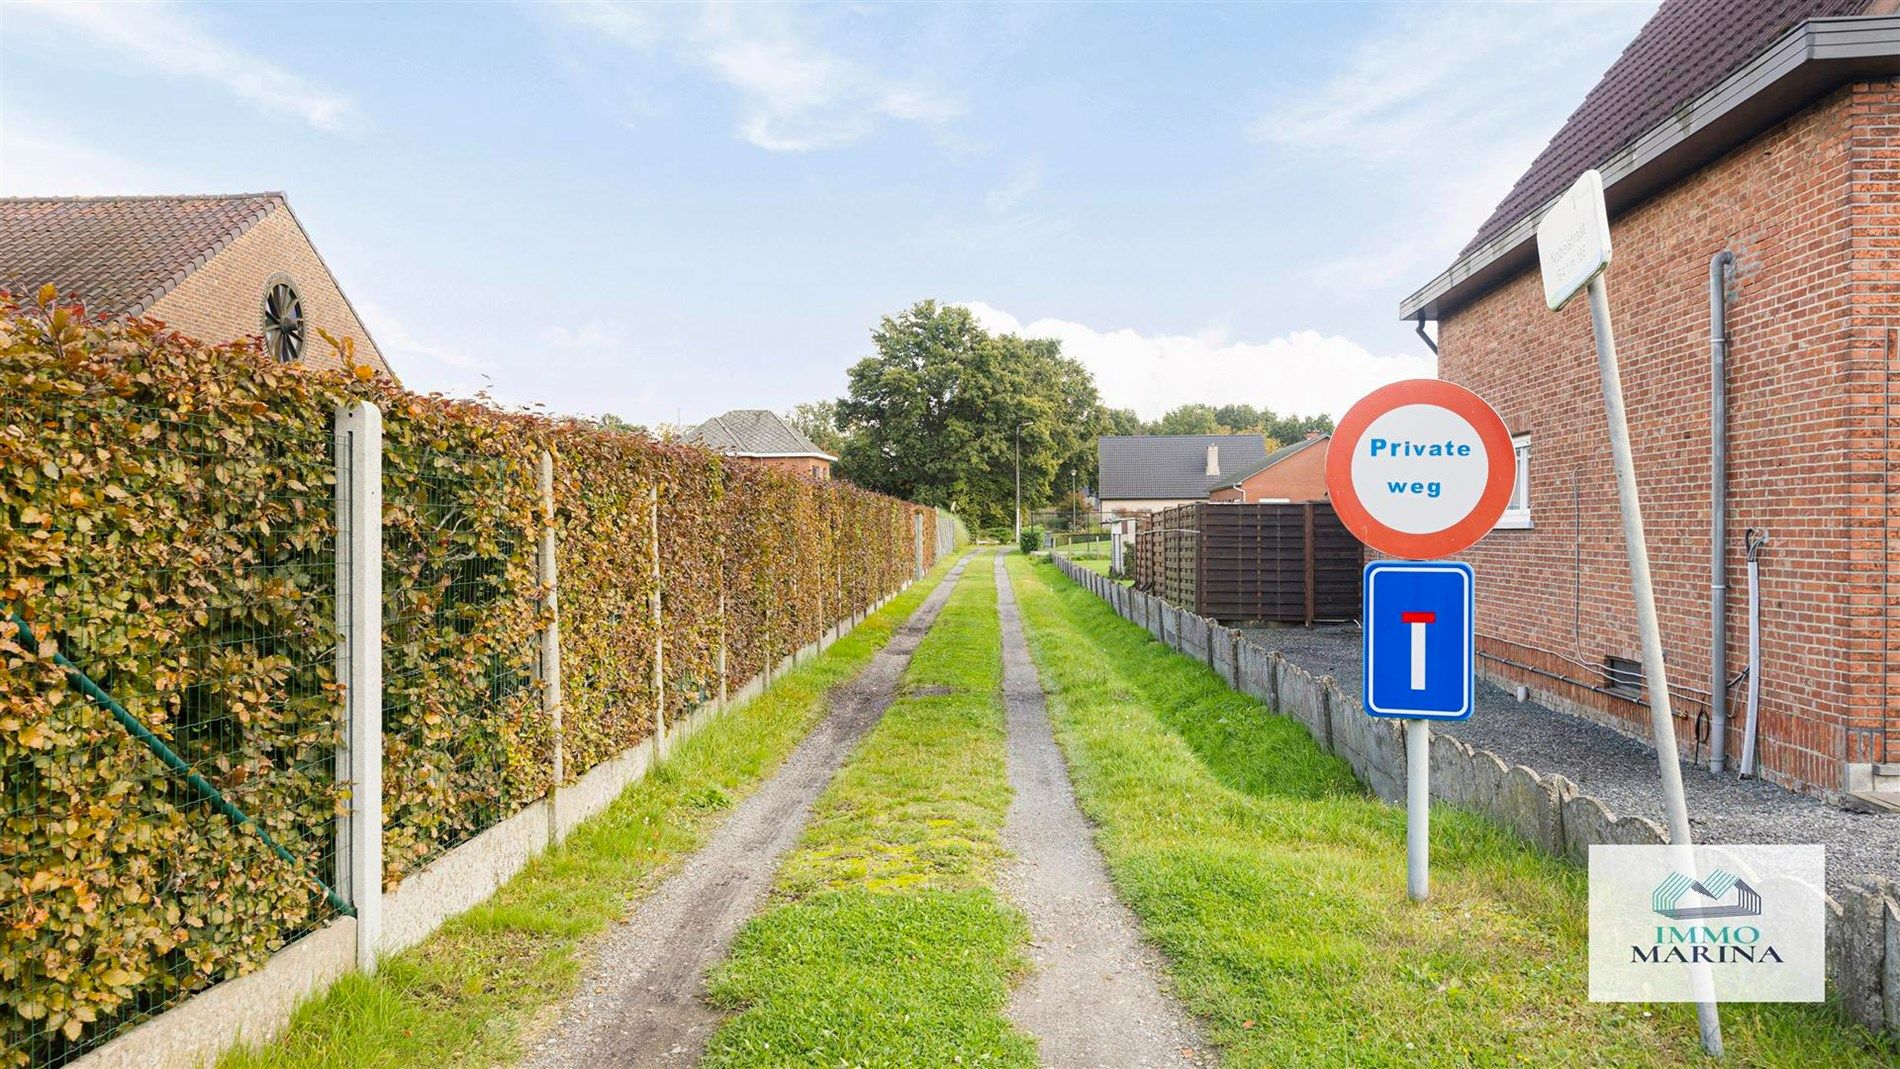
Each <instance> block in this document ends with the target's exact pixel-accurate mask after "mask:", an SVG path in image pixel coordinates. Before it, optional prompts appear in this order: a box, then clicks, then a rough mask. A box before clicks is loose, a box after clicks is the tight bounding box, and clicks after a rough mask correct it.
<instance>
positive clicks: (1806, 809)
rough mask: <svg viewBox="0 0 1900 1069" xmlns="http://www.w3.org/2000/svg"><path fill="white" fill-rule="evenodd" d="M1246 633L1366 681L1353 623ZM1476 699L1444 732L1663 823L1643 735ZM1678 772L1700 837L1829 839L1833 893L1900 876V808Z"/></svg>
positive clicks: (1507, 698) (1481, 694)
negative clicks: (1835, 802) (1864, 810)
mask: <svg viewBox="0 0 1900 1069" xmlns="http://www.w3.org/2000/svg"><path fill="white" fill-rule="evenodd" d="M1242 634H1244V635H1245V636H1246V638H1247V640H1248V641H1249V642H1252V643H1254V644H1255V645H1258V646H1261V647H1263V648H1265V649H1270V650H1279V651H1280V653H1281V655H1282V656H1284V657H1286V659H1287V660H1289V661H1292V662H1293V663H1294V664H1297V665H1299V666H1300V667H1302V668H1304V669H1306V670H1307V671H1309V672H1312V673H1313V674H1315V675H1330V676H1332V677H1333V678H1334V679H1336V680H1338V681H1339V682H1340V684H1341V685H1342V686H1344V687H1345V688H1346V689H1347V690H1348V691H1357V690H1358V689H1359V687H1360V672H1359V651H1360V632H1359V629H1358V628H1357V627H1352V626H1344V627H1315V628H1310V629H1309V628H1299V627H1275V628H1245V629H1243V630H1242ZM1477 706H1478V707H1477V711H1476V712H1474V713H1473V714H1472V717H1471V719H1470V720H1466V721H1463V722H1461V723H1455V724H1447V725H1445V728H1444V730H1445V734H1448V735H1454V736H1456V737H1457V738H1459V739H1462V740H1463V741H1465V742H1467V743H1470V744H1471V745H1473V746H1477V747H1481V748H1483V749H1486V750H1490V751H1491V752H1492V753H1495V754H1497V755H1498V756H1499V757H1502V758H1504V760H1505V761H1506V762H1507V763H1510V764H1518V765H1525V766H1527V767H1529V768H1532V769H1535V770H1536V771H1538V772H1544V773H1548V772H1557V773H1561V774H1562V775H1563V776H1565V777H1566V778H1568V779H1570V780H1571V781H1573V782H1574V783H1576V784H1577V786H1578V787H1579V788H1581V789H1582V790H1583V792H1584V793H1585V794H1591V795H1595V796H1596V797H1597V798H1598V799H1600V800H1602V802H1603V803H1604V804H1605V805H1607V806H1609V807H1610V810H1611V811H1612V812H1614V813H1616V814H1618V815H1622V814H1626V813H1629V814H1635V815H1637V816H1644V817H1649V818H1650V819H1652V820H1654V821H1656V822H1657V823H1658V824H1663V825H1665V826H1666V822H1665V821H1664V819H1663V812H1662V797H1661V792H1660V789H1659V787H1658V785H1657V779H1658V777H1657V773H1656V751H1655V750H1654V749H1653V748H1651V747H1650V746H1649V745H1647V744H1646V743H1644V742H1641V741H1638V740H1637V739H1634V738H1632V737H1630V736H1628V735H1624V734H1622V733H1620V732H1618V731H1615V730H1613V729H1611V728H1607V727H1604V726H1602V725H1601V724H1596V723H1592V722H1591V721H1588V720H1585V719H1583V718H1581V717H1577V716H1571V715H1569V714H1566V713H1560V712H1557V711H1555V710H1553V709H1549V708H1546V707H1545V706H1542V705H1539V704H1537V703H1536V702H1534V701H1526V702H1519V701H1517V700H1516V699H1515V697H1513V696H1512V695H1511V694H1510V693H1509V692H1507V691H1505V690H1503V689H1502V688H1500V687H1497V686H1494V685H1492V684H1490V683H1486V682H1485V681H1483V680H1482V679H1480V680H1479V681H1478V695H1477ZM1434 730H1437V729H1436V728H1434ZM1682 779H1683V788H1684V793H1685V794H1686V795H1687V796H1688V800H1689V822H1690V824H1691V825H1693V827H1694V831H1695V838H1696V840H1697V841H1699V842H1719V843H1819V844H1821V845H1823V846H1826V847H1827V879H1828V889H1829V890H1830V891H1832V892H1835V893H1836V894H1838V893H1839V891H1840V890H1841V888H1842V887H1843V886H1844V885H1845V884H1846V883H1847V882H1848V881H1850V880H1853V879H1855V878H1856V877H1859V876H1863V875H1881V876H1889V877H1891V876H1896V875H1900V813H1880V814H1861V813H1849V812H1847V811H1846V810H1844V809H1839V808H1836V807H1834V806H1831V805H1828V804H1827V803H1825V802H1822V801H1820V800H1819V799H1816V798H1811V797H1809V796H1807V795H1804V794H1796V793H1795V792H1793V791H1789V790H1786V789H1785V788H1782V787H1777V786H1775V785H1774V784H1771V783H1764V782H1762V781H1761V780H1740V779H1736V778H1735V777H1734V776H1732V775H1727V776H1721V777H1717V776H1713V775H1710V774H1709V772H1708V770H1707V769H1704V768H1699V767H1696V766H1694V765H1690V764H1688V763H1686V762H1685V763H1684V764H1683V766H1682Z"/></svg>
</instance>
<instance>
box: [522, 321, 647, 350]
mask: <svg viewBox="0 0 1900 1069" xmlns="http://www.w3.org/2000/svg"><path fill="white" fill-rule="evenodd" d="M626 336H627V332H626V331H625V330H624V329H622V328H621V327H620V325H619V324H616V323H605V322H602V321H600V320H598V319H595V320H590V321H588V322H586V323H582V324H581V325H580V326H578V327H573V328H569V327H564V326H561V325H560V324H558V323H557V324H555V325H554V326H551V327H548V328H547V329H546V330H543V331H542V332H541V334H540V336H539V340H540V341H541V342H543V343H544V344H547V345H552V346H555V347H556V348H561V349H610V348H613V347H615V346H618V345H619V344H620V343H621V342H623V341H625V340H626Z"/></svg>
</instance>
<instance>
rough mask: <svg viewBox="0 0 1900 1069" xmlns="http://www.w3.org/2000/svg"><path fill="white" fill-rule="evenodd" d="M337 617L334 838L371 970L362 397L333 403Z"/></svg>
mask: <svg viewBox="0 0 1900 1069" xmlns="http://www.w3.org/2000/svg"><path fill="white" fill-rule="evenodd" d="M336 446H337V457H338V460H339V462H340V464H341V465H343V466H344V467H345V470H344V471H341V472H339V473H338V474H339V475H340V476H341V478H339V479H338V486H337V497H338V502H337V504H338V509H337V541H338V543H339V545H340V547H341V549H342V551H343V552H342V553H340V554H339V555H338V559H337V598H338V606H337V610H338V614H337V620H338V623H340V624H341V625H342V631H343V634H342V638H343V644H342V645H343V648H342V652H341V655H340V658H339V662H340V663H339V665H338V667H339V669H340V670H341V671H340V673H339V674H340V676H341V680H342V683H343V685H344V688H345V689H344V698H343V704H344V725H345V727H344V736H343V750H344V752H343V753H342V754H339V755H338V757H339V761H338V763H339V765H341V766H342V769H341V770H342V771H343V772H344V773H345V775H346V779H347V782H348V784H349V788H350V808H349V814H348V816H347V817H346V821H347V828H346V834H345V835H344V836H343V840H344V841H343V843H342V844H340V846H341V847H342V849H343V850H344V851H345V855H344V857H343V858H342V861H343V862H344V866H345V867H346V869H347V876H348V888H349V896H350V906H351V908H353V909H355V911H356V967H357V968H359V969H361V970H363V971H364V972H366V973H371V972H375V971H376V945H377V943H378V942H380V940H381V937H382V928H383V414H382V412H381V411H380V410H378V409H377V407H376V406H375V405H372V404H370V403H369V402H367V401H356V402H353V403H345V404H340V405H338V406H337V408H336Z"/></svg>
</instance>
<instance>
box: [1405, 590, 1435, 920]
mask: <svg viewBox="0 0 1900 1069" xmlns="http://www.w3.org/2000/svg"><path fill="white" fill-rule="evenodd" d="M1415 626H1418V625H1415ZM1419 629H1420V630H1423V627H1422V626H1420V628H1419ZM1431 769H1432V750H1431V730H1430V728H1429V727H1427V726H1426V723H1425V721H1423V720H1407V721H1406V722H1405V890H1406V893H1408V894H1410V895H1411V896H1412V901H1414V902H1423V901H1425V898H1426V896H1427V895H1429V894H1431V890H1432V877H1431V852H1432V788H1431Z"/></svg>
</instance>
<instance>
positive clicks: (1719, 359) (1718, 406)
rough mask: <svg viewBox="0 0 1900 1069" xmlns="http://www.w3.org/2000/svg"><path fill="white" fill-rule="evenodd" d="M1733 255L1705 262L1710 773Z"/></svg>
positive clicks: (1719, 658) (1718, 764) (1720, 724)
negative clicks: (1707, 345)
mask: <svg viewBox="0 0 1900 1069" xmlns="http://www.w3.org/2000/svg"><path fill="white" fill-rule="evenodd" d="M1734 262H1735V254H1734V253H1732V252H1730V251H1729V250H1727V249H1723V250H1722V251H1721V252H1718V253H1716V254H1715V255H1714V257H1712V258H1711V259H1710V260H1709V771H1711V772H1717V773H1719V772H1721V771H1722V770H1723V768H1724V767H1726V765H1727V764H1728V573H1727V570H1726V569H1725V568H1724V566H1723V551H1724V550H1725V549H1726V548H1727V546H1728V276H1727V271H1728V268H1729V266H1730V265H1731V264H1733V263H1734Z"/></svg>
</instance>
